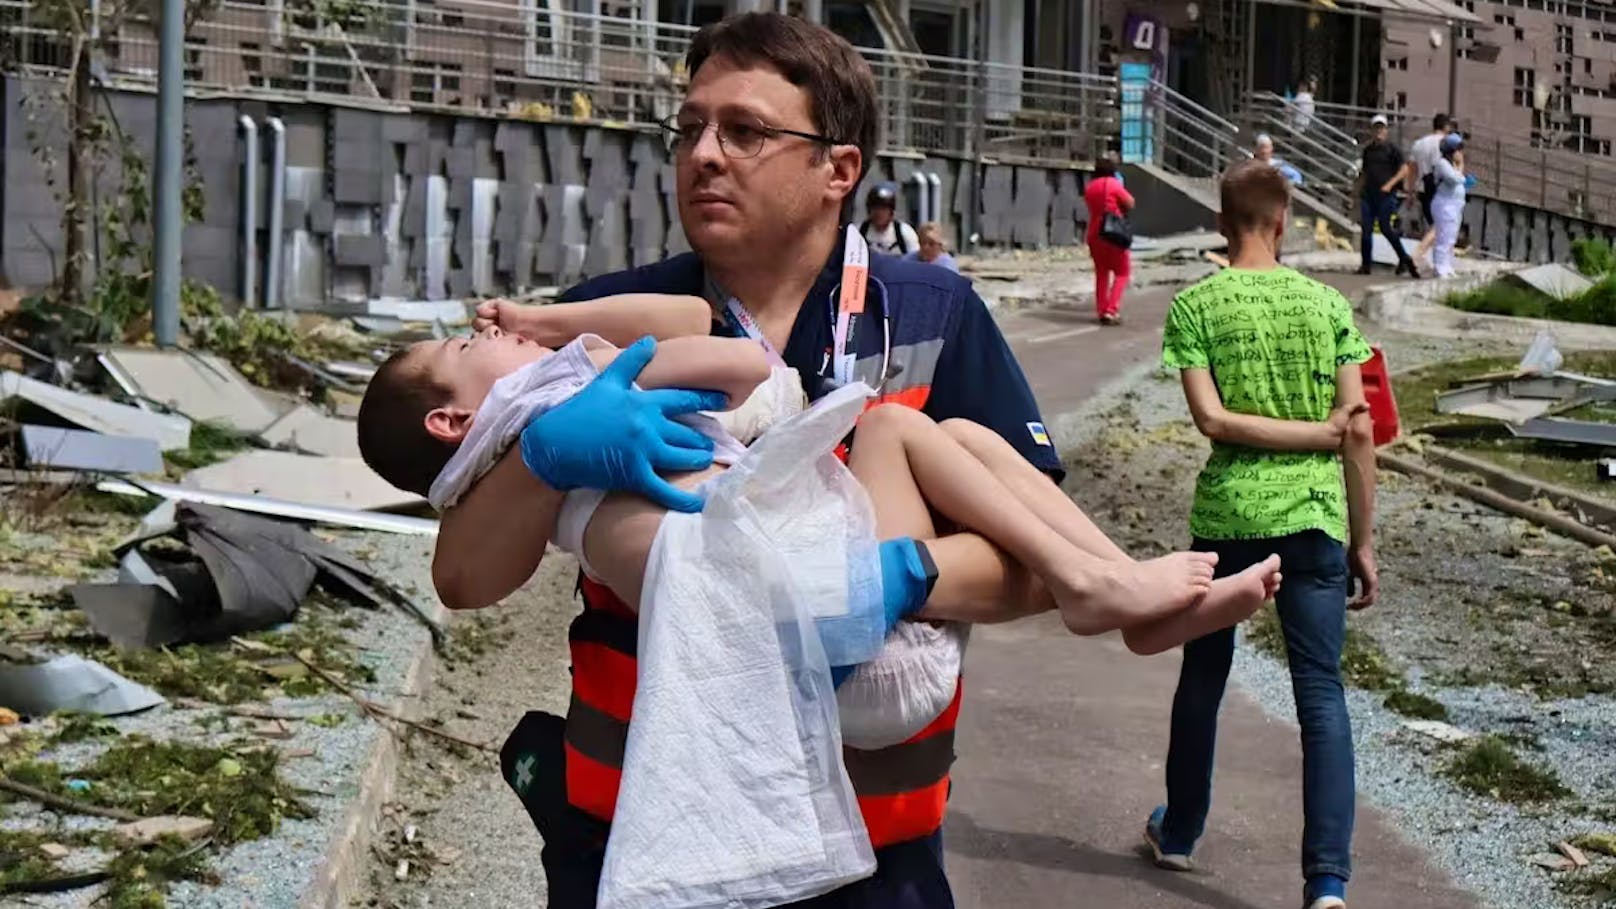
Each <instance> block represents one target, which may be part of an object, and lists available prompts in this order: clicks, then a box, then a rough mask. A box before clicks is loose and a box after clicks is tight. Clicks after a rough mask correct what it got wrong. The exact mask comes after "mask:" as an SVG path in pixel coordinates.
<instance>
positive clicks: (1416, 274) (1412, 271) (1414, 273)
mask: <svg viewBox="0 0 1616 909" xmlns="http://www.w3.org/2000/svg"><path fill="white" fill-rule="evenodd" d="M1408 276H1409V277H1410V278H1413V279H1414V280H1416V281H1418V280H1419V279H1420V270H1419V269H1418V268H1415V267H1414V263H1413V262H1410V263H1408Z"/></svg>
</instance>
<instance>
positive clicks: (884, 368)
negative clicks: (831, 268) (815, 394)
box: [819, 274, 903, 394]
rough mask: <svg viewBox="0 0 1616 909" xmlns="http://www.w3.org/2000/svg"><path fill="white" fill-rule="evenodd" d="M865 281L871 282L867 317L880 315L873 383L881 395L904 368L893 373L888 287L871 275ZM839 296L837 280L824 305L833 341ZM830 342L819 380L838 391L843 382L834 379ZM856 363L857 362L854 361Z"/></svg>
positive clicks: (900, 367) (820, 368) (820, 369)
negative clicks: (878, 367)
mask: <svg viewBox="0 0 1616 909" xmlns="http://www.w3.org/2000/svg"><path fill="white" fill-rule="evenodd" d="M868 280H869V282H870V290H871V292H870V294H869V309H868V310H867V314H869V315H873V314H874V313H875V311H876V310H879V311H880V314H881V371H880V372H879V373H877V374H876V375H877V379H876V384H875V392H876V394H880V393H881V389H883V388H885V387H886V384H887V381H888V380H890V379H891V378H892V377H893V376H896V375H897V374H898V373H900V372H903V367H902V366H899V367H898V368H897V369H896V370H893V368H892V310H891V308H890V307H889V306H888V305H887V303H888V301H889V300H891V297H890V296H889V295H888V293H887V286H886V284H885V283H884V282H882V280H881V279H880V278H877V277H876V276H875V275H873V274H872V275H869V276H868ZM841 293H842V284H841V282H840V281H838V282H836V285H835V286H834V287H832V288H831V289H830V294H829V296H827V297H826V300H827V302H828V303H829V304H830V326H831V336H832V338H834V337H835V334H836V317H837V313H836V307H837V302H838V300H839V298H840V297H841ZM878 298H879V299H878ZM831 343H832V347H833V349H832V351H831V352H830V354H829V355H827V356H826V357H825V358H824V360H823V361H822V362H821V363H820V367H819V378H820V380H821V381H823V382H825V383H826V384H827V385H829V386H830V387H831V388H840V387H841V385H842V384H843V383H841V382H838V381H837V380H836V374H835V370H834V368H833V366H834V357H835V356H836V351H835V350H834V345H835V341H832V342H831ZM855 362H857V361H856V360H855ZM851 380H852V379H851V377H850V378H849V381H851Z"/></svg>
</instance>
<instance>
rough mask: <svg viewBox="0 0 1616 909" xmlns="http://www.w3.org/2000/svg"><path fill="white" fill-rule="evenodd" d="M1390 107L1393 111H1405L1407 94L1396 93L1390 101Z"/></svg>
mask: <svg viewBox="0 0 1616 909" xmlns="http://www.w3.org/2000/svg"><path fill="white" fill-rule="evenodd" d="M1392 105H1393V109H1394V110H1407V109H1408V92H1398V93H1397V97H1395V98H1393V99H1392Z"/></svg>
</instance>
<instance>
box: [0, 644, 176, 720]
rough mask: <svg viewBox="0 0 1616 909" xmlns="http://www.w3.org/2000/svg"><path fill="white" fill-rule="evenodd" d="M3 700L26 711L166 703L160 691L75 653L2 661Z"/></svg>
mask: <svg viewBox="0 0 1616 909" xmlns="http://www.w3.org/2000/svg"><path fill="white" fill-rule="evenodd" d="M0 703H4V704H5V705H6V706H7V707H9V708H11V709H12V710H15V711H17V712H18V713H21V714H24V715H27V716H48V715H49V714H52V713H55V712H56V711H58V710H78V711H83V712H85V713H99V714H101V715H103V716H122V715H124V714H127V713H138V712H139V711H142V710H147V709H150V708H152V707H156V706H157V705H158V704H161V703H163V698H162V696H161V695H159V694H158V693H157V692H155V691H152V690H151V689H150V688H147V687H146V686H144V685H139V684H136V683H135V682H131V681H129V680H128V679H126V678H124V677H123V676H121V675H119V674H117V673H116V672H113V671H112V670H111V669H108V668H107V667H105V666H103V665H101V664H100V663H97V662H94V661H92V660H86V659H84V658H83V657H81V656H78V655H76V654H71V653H69V654H63V655H61V656H58V657H54V658H52V659H49V660H45V661H43V662H37V663H24V664H17V663H0Z"/></svg>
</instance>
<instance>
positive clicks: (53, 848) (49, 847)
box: [39, 843, 73, 862]
mask: <svg viewBox="0 0 1616 909" xmlns="http://www.w3.org/2000/svg"><path fill="white" fill-rule="evenodd" d="M39 854H40V855H42V856H44V857H45V860H46V861H49V862H59V861H61V860H62V859H65V858H67V857H68V856H70V855H72V854H73V850H71V849H69V848H67V847H66V846H63V845H62V844H61V843H43V844H41V845H40V847H39Z"/></svg>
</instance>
